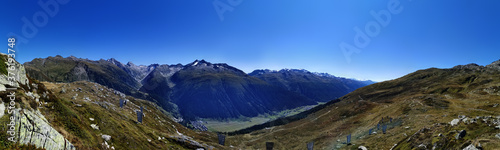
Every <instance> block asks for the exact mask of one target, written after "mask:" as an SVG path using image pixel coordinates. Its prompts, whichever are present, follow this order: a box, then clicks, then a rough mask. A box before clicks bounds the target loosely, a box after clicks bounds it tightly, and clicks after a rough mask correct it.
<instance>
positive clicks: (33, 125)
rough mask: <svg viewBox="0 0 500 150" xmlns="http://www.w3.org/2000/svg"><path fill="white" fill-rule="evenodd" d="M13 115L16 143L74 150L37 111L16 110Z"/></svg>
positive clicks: (51, 149)
mask: <svg viewBox="0 0 500 150" xmlns="http://www.w3.org/2000/svg"><path fill="white" fill-rule="evenodd" d="M13 115H14V117H15V120H16V130H17V133H16V136H17V137H16V142H18V143H19V144H32V145H35V146H36V147H39V148H45V149H50V150H66V149H68V150H73V149H76V148H75V147H74V146H73V145H72V144H71V143H70V142H69V141H68V140H66V139H65V138H64V136H63V135H61V134H60V133H59V132H57V131H56V130H55V129H54V128H52V127H51V126H50V125H49V123H48V121H47V120H46V119H45V117H44V116H43V115H42V114H41V113H40V112H39V111H35V112H32V111H30V110H27V109H23V110H22V111H21V109H16V110H15V113H13Z"/></svg>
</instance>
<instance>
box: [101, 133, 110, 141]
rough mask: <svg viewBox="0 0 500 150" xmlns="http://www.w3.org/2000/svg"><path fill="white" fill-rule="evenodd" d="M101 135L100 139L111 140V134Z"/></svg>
mask: <svg viewBox="0 0 500 150" xmlns="http://www.w3.org/2000/svg"><path fill="white" fill-rule="evenodd" d="M101 137H102V139H104V140H106V141H109V140H111V136H110V135H106V134H104V135H102V136H101Z"/></svg>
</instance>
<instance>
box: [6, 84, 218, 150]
mask: <svg viewBox="0 0 500 150" xmlns="http://www.w3.org/2000/svg"><path fill="white" fill-rule="evenodd" d="M32 84H36V85H37V86H38V89H37V90H34V89H33V86H31V89H30V88H28V87H26V86H22V88H20V89H19V90H18V91H17V93H18V94H17V100H16V105H17V106H16V108H25V109H31V110H36V109H38V110H39V111H40V112H41V113H42V114H43V115H44V116H45V118H47V120H48V121H49V123H50V124H51V126H52V127H53V128H54V129H56V130H57V131H58V132H59V133H61V134H62V135H63V136H64V137H65V138H66V139H68V140H69V141H70V142H71V143H72V144H73V145H74V146H76V147H77V148H78V149H105V146H103V143H104V140H103V139H102V137H101V135H103V134H106V135H111V137H112V138H111V140H110V141H108V144H109V145H110V147H111V146H113V147H114V148H115V149H194V148H196V147H195V146H193V145H192V144H190V143H189V142H187V143H186V142H183V141H180V140H179V139H178V138H177V137H180V135H179V134H178V133H182V134H183V135H185V136H189V137H192V139H193V140H195V141H197V142H199V143H201V144H208V145H211V146H215V149H225V148H224V147H220V146H219V145H218V144H217V135H216V134H214V133H210V132H196V131H193V130H189V129H187V128H185V127H184V126H182V125H180V124H178V123H176V122H173V121H172V120H170V118H169V116H168V114H167V113H166V112H165V111H163V110H162V109H161V108H159V107H158V106H157V105H155V104H154V103H152V102H150V101H146V100H141V99H136V98H133V97H131V96H127V97H126V98H127V99H129V100H130V102H129V103H128V104H127V105H126V106H125V107H124V108H123V109H121V108H119V98H120V97H119V95H115V94H114V92H113V91H114V90H112V89H108V88H106V87H105V86H102V85H99V84H96V83H92V82H86V81H79V82H73V83H49V82H44V83H39V82H38V81H34V80H30V85H32ZM62 88H64V89H65V90H66V93H60V92H59V91H61V89H62ZM77 88H81V89H82V90H81V91H80V90H75V89H77ZM101 89H102V90H101ZM28 91H31V92H33V93H37V94H38V95H43V93H48V94H47V95H48V97H43V96H41V98H40V102H41V103H36V102H35V100H34V99H33V98H31V97H28V96H26V93H25V92H28ZM76 94H78V96H77V97H76V99H72V98H71V97H73V96H74V95H76ZM98 95H99V96H98ZM6 96H7V94H6V93H5V92H3V93H0V97H1V98H2V100H3V101H4V103H6V102H8V101H7V99H8V98H7V97H6ZM100 96H106V97H100ZM84 97H88V98H89V99H90V101H86V100H84ZM97 102H99V103H101V104H104V103H106V104H105V105H106V106H107V107H108V108H107V109H106V108H104V107H102V106H100V105H98V104H96V103H97ZM77 104H79V105H81V106H78V105H77ZM139 106H144V108H145V109H144V113H145V117H144V120H143V123H142V124H138V123H137V122H136V113H135V110H139ZM8 117H9V115H4V116H3V117H2V118H0V121H1V122H5V121H6V120H8ZM89 118H93V119H94V120H93V121H92V120H90V119H89ZM90 124H97V125H98V126H99V128H100V130H95V129H93V128H91V126H90ZM5 126H6V124H4V123H2V124H0V137H2V139H6V137H7V135H6V130H5V129H6V127H5ZM158 137H161V138H162V137H164V138H165V139H161V140H159V139H158ZM148 139H149V140H151V141H149V140H148ZM16 147H17V148H19V149H32V147H30V146H20V145H17V144H12V143H10V142H5V141H3V140H2V142H0V149H5V148H14V149H17V148H16Z"/></svg>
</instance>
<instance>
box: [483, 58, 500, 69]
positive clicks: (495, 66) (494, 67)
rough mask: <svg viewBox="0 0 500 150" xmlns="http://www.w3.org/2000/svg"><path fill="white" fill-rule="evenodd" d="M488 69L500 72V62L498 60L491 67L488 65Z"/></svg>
mask: <svg viewBox="0 0 500 150" xmlns="http://www.w3.org/2000/svg"><path fill="white" fill-rule="evenodd" d="M486 68H491V69H496V70H500V60H497V61H495V62H493V63H491V64H489V65H486Z"/></svg>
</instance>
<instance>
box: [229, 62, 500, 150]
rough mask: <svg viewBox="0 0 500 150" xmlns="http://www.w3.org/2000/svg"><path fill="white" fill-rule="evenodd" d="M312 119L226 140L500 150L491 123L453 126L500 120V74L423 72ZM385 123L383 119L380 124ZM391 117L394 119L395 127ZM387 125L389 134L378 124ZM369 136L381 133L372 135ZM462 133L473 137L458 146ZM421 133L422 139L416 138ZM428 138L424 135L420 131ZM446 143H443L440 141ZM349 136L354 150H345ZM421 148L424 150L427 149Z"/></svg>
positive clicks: (366, 90) (253, 145)
mask: <svg viewBox="0 0 500 150" xmlns="http://www.w3.org/2000/svg"><path fill="white" fill-rule="evenodd" d="M340 100H341V101H340V102H338V103H334V104H331V105H329V106H326V107H325V108H324V109H321V110H319V111H317V112H315V113H312V114H311V115H309V116H308V117H306V118H304V119H301V120H298V121H294V122H290V123H288V124H286V125H282V126H277V127H271V128H267V129H262V130H257V131H254V132H251V133H248V134H244V135H236V136H231V137H229V138H228V142H229V143H230V145H233V146H236V147H240V148H243V149H264V148H265V142H274V143H275V144H274V147H275V148H276V149H306V143H308V142H311V141H314V148H315V149H357V147H358V146H360V145H363V146H365V147H367V148H368V149H391V148H393V146H394V145H396V146H395V147H394V149H418V148H419V146H420V148H423V149H432V147H435V148H436V149H461V148H463V147H465V146H467V145H468V144H477V143H480V144H481V145H482V147H483V148H484V149H495V148H497V149H498V148H499V147H500V139H498V138H496V137H495V134H497V133H500V130H499V129H495V128H494V126H492V123H491V121H492V120H493V119H490V120H489V122H488V123H483V122H482V121H478V122H477V123H471V124H465V123H463V122H461V123H460V124H459V125H458V126H450V125H449V122H450V121H451V120H453V119H455V118H458V115H465V116H467V117H469V118H475V117H476V116H493V117H492V118H495V117H496V116H500V109H499V108H500V107H494V106H495V104H499V103H500V71H499V70H498V69H492V68H486V67H482V66H476V65H467V66H457V67H454V68H451V69H436V68H430V69H425V70H419V71H416V72H414V73H411V74H408V75H406V76H404V77H401V78H399V79H395V80H391V81H385V82H381V83H376V84H372V85H369V86H366V87H362V88H360V89H358V90H355V91H354V92H351V93H349V94H347V95H345V96H343V97H341V98H340ZM382 118H384V119H382ZM389 118H393V119H392V122H391V121H390V119H389ZM379 123H380V124H381V125H387V126H388V129H387V133H386V134H382V130H377V124H379ZM369 129H374V131H375V132H377V133H376V134H372V135H368V131H369ZM459 130H467V132H468V134H467V135H466V136H465V137H464V138H463V139H459V140H456V139H455V137H454V136H455V135H456V133H457V132H458V131H459ZM418 131H420V132H418ZM422 131H425V132H422ZM440 133H441V134H442V135H443V136H441V137H438V135H439V134H440ZM349 134H351V135H352V140H351V143H352V145H346V144H343V143H345V142H346V136H347V135H349ZM424 146H425V147H426V148H424Z"/></svg>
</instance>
